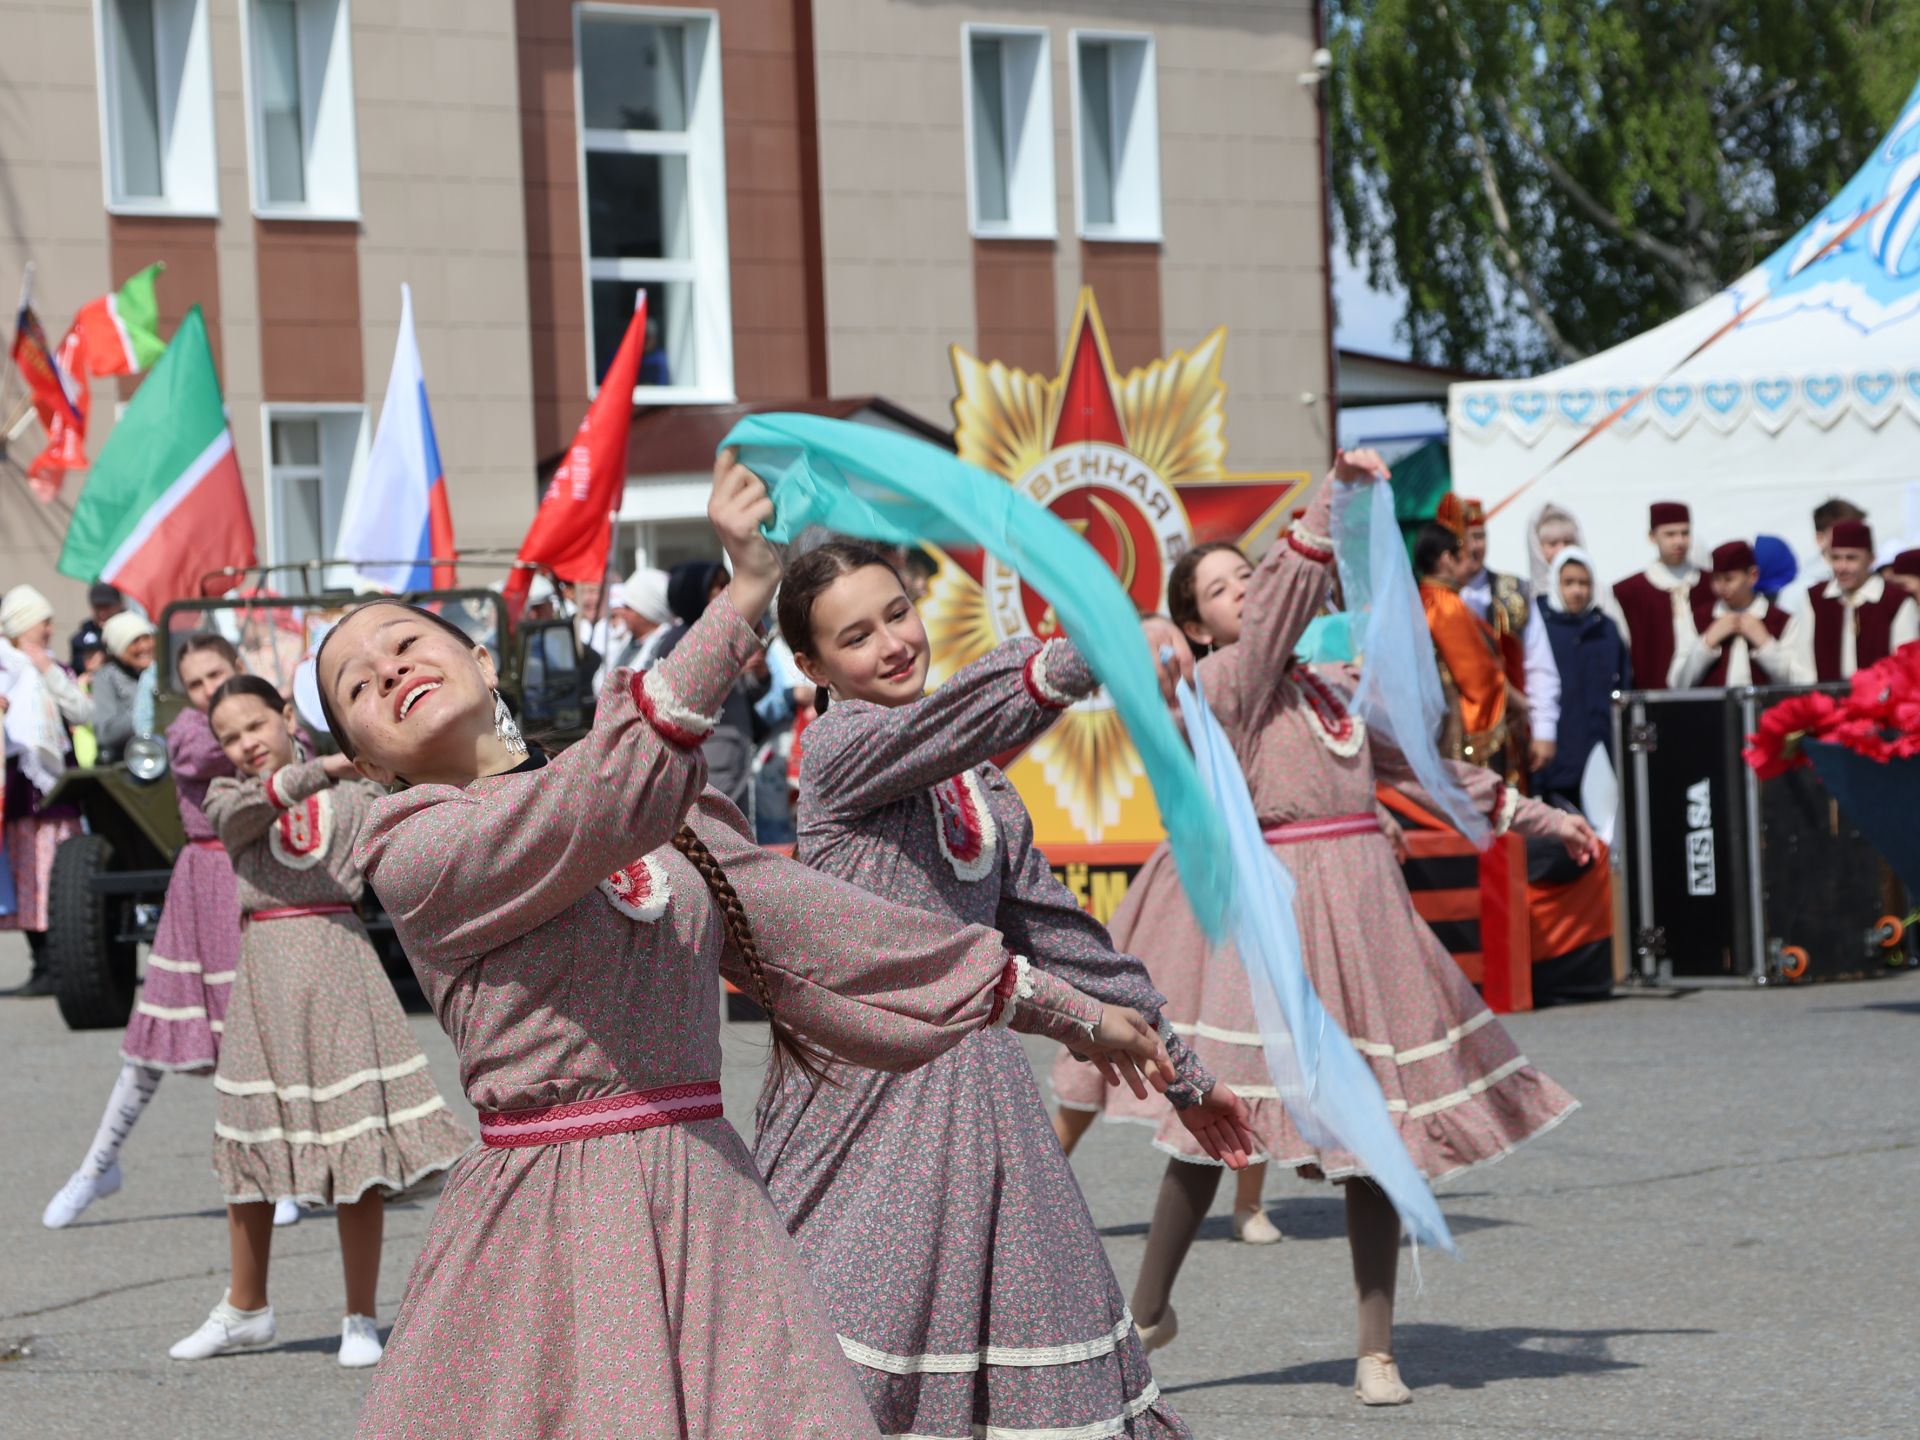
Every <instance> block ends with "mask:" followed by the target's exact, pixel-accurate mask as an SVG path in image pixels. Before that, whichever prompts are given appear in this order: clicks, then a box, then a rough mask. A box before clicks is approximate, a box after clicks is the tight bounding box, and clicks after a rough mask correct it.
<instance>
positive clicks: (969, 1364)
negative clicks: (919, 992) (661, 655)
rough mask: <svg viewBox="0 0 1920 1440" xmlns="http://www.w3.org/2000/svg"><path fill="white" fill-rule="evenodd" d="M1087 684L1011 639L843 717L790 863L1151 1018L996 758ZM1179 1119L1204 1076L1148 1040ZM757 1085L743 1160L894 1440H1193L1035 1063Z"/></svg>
mask: <svg viewBox="0 0 1920 1440" xmlns="http://www.w3.org/2000/svg"><path fill="white" fill-rule="evenodd" d="M1093 688H1094V679H1093V676H1092V674H1091V672H1090V671H1089V670H1088V669H1087V667H1086V664H1085V662H1084V660H1082V659H1081V657H1080V654H1079V652H1078V651H1077V650H1075V649H1074V648H1073V647H1072V646H1071V645H1070V644H1068V643H1067V642H1065V641H1051V642H1048V643H1047V644H1046V645H1044V646H1043V645H1042V644H1041V643H1040V642H1038V641H1035V640H1016V641H1009V642H1008V643H1007V644H1005V645H1002V646H1000V647H999V648H997V649H996V650H994V651H993V652H992V653H990V654H988V655H987V656H985V657H983V658H982V659H980V660H979V661H976V662H975V663H974V664H972V665H970V666H967V667H966V668H965V669H963V670H961V671H960V672H959V673H958V674H957V675H955V676H954V677H953V678H952V679H951V680H949V681H948V682H947V683H946V684H945V685H942V686H940V687H939V688H938V689H937V690H935V691H933V692H932V693H931V694H930V695H928V696H926V697H925V698H923V699H921V700H918V701H915V702H914V703H912V704H909V705H903V706H899V707H895V708H889V707H886V706H880V705H872V704H867V703H864V702H854V701H836V702H834V703H833V704H832V705H831V706H830V707H829V708H828V710H827V713H826V714H825V715H823V716H822V717H821V718H820V719H819V720H818V721H816V722H815V723H814V724H813V725H812V726H811V727H809V729H808V730H807V735H806V747H805V754H804V756H803V758H802V760H801V770H800V803H799V813H798V820H799V826H798V832H799V844H798V854H799V856H800V858H802V859H803V860H805V861H806V862H807V863H808V864H809V865H812V866H815V867H817V868H819V869H821V870H824V871H827V872H828V873H830V874H834V875H839V876H842V877H844V878H845V879H848V880H851V881H853V882H854V883H855V884H858V885H860V886H861V887H862V888H864V889H867V890H871V891H872V892H873V893H874V894H876V895H885V896H888V897H890V898H893V899H897V900H901V901H903V902H905V903H907V904H910V905H914V906H916V907H919V908H921V909H924V910H926V911H929V912H931V913H933V914H937V915H941V916H946V917H950V918H951V919H952V920H953V921H955V922H967V921H971V922H974V923H979V924H989V925H997V926H999V928H1000V929H1001V930H1003V931H1004V932H1005V933H1006V935H1007V937H1008V943H1009V945H1011V946H1012V947H1013V948H1014V949H1016V950H1019V951H1021V952H1023V953H1025V954H1027V955H1029V956H1031V957H1032V960H1033V963H1034V965H1035V966H1036V967H1047V968H1050V969H1052V970H1054V971H1055V972H1057V973H1058V974H1060V975H1061V976H1062V977H1064V978H1067V979H1070V980H1071V981H1072V982H1073V983H1074V984H1075V985H1076V986H1077V987H1078V988H1079V989H1081V990H1084V991H1086V992H1087V993H1089V994H1092V995H1096V996H1098V997H1099V998H1100V999H1102V1000H1104V1001H1106V1002H1108V1003H1112V1004H1121V1005H1131V1006H1133V1007H1134V1008H1135V1009H1138V1010H1139V1011H1141V1012H1142V1013H1143V1014H1144V1015H1146V1016H1147V1017H1148V1019H1149V1020H1150V1021H1151V1022H1152V1023H1154V1024H1156V1025H1158V1024H1159V1023H1160V1015H1159V1012H1160V1006H1161V998H1160V996H1159V995H1158V994H1157V993H1156V992H1155V991H1154V989H1153V986H1152V985H1151V983H1150V982H1149V981H1148V979H1147V974H1146V970H1145V968H1144V967H1143V966H1142V965H1141V964H1140V962H1139V961H1138V960H1135V959H1134V958H1133V957H1132V956H1130V955H1125V954H1122V953H1119V952H1117V951H1115V950H1114V948H1113V945H1112V943H1111V942H1110V941H1109V939H1108V937H1107V933H1106V931H1105V930H1103V929H1102V928H1101V927H1100V925H1099V923H1098V922H1097V921H1095V920H1094V919H1093V918H1092V917H1091V916H1089V915H1088V914H1087V913H1086V912H1085V911H1083V910H1082V909H1081V908H1080V906H1079V905H1078V904H1077V903H1076V902H1075V901H1074V898H1073V896H1072V895H1071V893H1069V892H1068V890H1067V889H1066V887H1065V886H1063V885H1061V884H1060V883H1059V881H1058V880H1056V879H1055V878H1054V875H1053V872H1052V870H1051V868H1050V867H1049V866H1048V864H1047V859H1046V856H1045V855H1043V854H1041V852H1040V851H1039V850H1037V849H1036V848H1034V843H1033V825H1032V820H1031V818H1030V817H1029V816H1028V814H1027V809H1026V806H1025V804H1024V803H1022V801H1021V799H1020V797H1019V795H1018V794H1016V793H1015V791H1014V789H1013V786H1012V785H1011V784H1010V783H1009V782H1008V780H1007V778H1006V776H1005V775H1003V774H1001V772H1000V771H999V770H998V769H996V768H995V767H994V765H993V764H992V763H991V762H990V761H989V759H988V757H990V756H993V755H998V754H1003V753H1005V752H1006V751H1008V750H1010V749H1014V748H1016V747H1018V746H1020V745H1023V744H1025V743H1026V742H1027V741H1029V740H1031V739H1033V738H1034V737H1035V736H1037V735H1039V734H1040V733H1041V732H1042V731H1043V730H1045V729H1046V727H1047V726H1048V725H1050V724H1052V723H1053V721H1054V720H1055V719H1057V718H1058V716H1059V712H1060V710H1061V709H1063V708H1064V707H1065V706H1066V705H1068V704H1070V703H1072V702H1073V701H1074V700H1076V699H1078V698H1080V697H1082V696H1085V695H1087V694H1090V693H1091V692H1092V690H1093ZM1163 1034H1164V1035H1165V1036H1166V1038H1167V1040H1168V1049H1169V1051H1170V1053H1171V1054H1172V1055H1173V1056H1174V1059H1175V1063H1176V1065H1177V1067H1178V1068H1179V1071H1180V1074H1181V1077H1182V1080H1181V1084H1180V1086H1178V1087H1176V1092H1177V1099H1178V1100H1179V1101H1181V1102H1184V1103H1187V1104H1191V1103H1192V1101H1193V1100H1194V1098H1196V1094H1197V1092H1203V1091H1205V1090H1207V1089H1209V1088H1211V1086H1212V1083H1213V1079H1212V1076H1211V1075H1209V1074H1208V1073H1207V1072H1206V1070H1205V1069H1204V1068H1202V1067H1201V1066H1200V1064H1199V1062H1198V1061H1197V1060H1196V1059H1195V1058H1194V1057H1193V1055H1192V1054H1191V1053H1190V1052H1189V1051H1188V1050H1187V1049H1186V1047H1185V1046H1184V1045H1183V1044H1181V1043H1180V1041H1179V1040H1178V1039H1177V1037H1174V1036H1173V1034H1172V1032H1171V1030H1167V1029H1163ZM836 1078H837V1079H838V1081H839V1084H838V1085H837V1086H832V1087H811V1086H808V1085H807V1084H805V1083H804V1082H803V1081H801V1080H798V1079H792V1080H789V1081H788V1082H787V1083H786V1084H784V1085H781V1086H779V1087H778V1088H769V1090H768V1091H767V1092H766V1094H764V1095H763V1097H762V1099H761V1105H760V1112H759V1115H758V1117H757V1119H758V1127H757V1132H758V1133H757V1138H756V1140H755V1143H754V1157H755V1158H756V1159H757V1160H758V1161H759V1162H760V1168H761V1170H762V1172H763V1173H764V1174H765V1175H766V1177H767V1186H768V1190H769V1192H770V1193H771V1194H772V1196H773V1200H774V1204H775V1205H776V1206H778V1207H779V1210H780V1213H781V1214H782V1215H783V1216H784V1217H785V1218H786V1221H787V1225H788V1227H789V1228H790V1229H791V1230H792V1231H793V1234H794V1237H795V1238H796V1239H797V1240H798V1241H799V1242H800V1248H801V1251H802V1252H803V1253H804V1254H805V1255H806V1257H807V1259H808V1260H809V1261H810V1262H811V1263H812V1266H813V1269H814V1274H815V1275H816V1276H817V1277H818V1278H819V1280H820V1283H821V1285H822V1287H823V1289H824V1290H825V1292H826V1296H827V1304H828V1309H829V1311H830V1313H831V1314H832V1316H833V1320H834V1323H835V1325H836V1326H837V1327H838V1329H839V1332H840V1344H841V1346H842V1347H843V1348H844V1349H845V1351H846V1353H847V1355H848V1356H850V1357H851V1358H852V1359H853V1360H854V1361H855V1362H856V1363H857V1365H858V1373H859V1375H860V1379H861V1383H862V1384H863V1385H864V1387H865V1389H866V1392H867V1398H868V1400H869V1401H870V1402H871V1403H872V1405H873V1411H874V1416H875V1418H876V1419H877V1420H878V1421H879V1424H880V1428H881V1430H882V1431H883V1432H884V1433H885V1434H888V1435H900V1436H915V1437H921V1436H926V1437H943V1440H944V1437H953V1440H961V1437H967V1436H974V1435H981V1434H986V1435H991V1436H996V1437H1008V1440H1018V1437H1025V1436H1034V1437H1039V1436H1047V1437H1051V1436H1060V1435H1072V1436H1081V1435H1085V1436H1117V1435H1126V1436H1156V1437H1159V1436H1184V1435H1186V1434H1187V1433H1188V1432H1187V1429H1186V1426H1185V1425H1184V1424H1182V1423H1181V1421H1180V1420H1179V1418H1178V1417H1177V1416H1176V1415H1175V1414H1174V1413H1173V1410H1172V1408H1171V1407H1170V1406H1169V1405H1168V1404H1167V1402H1166V1401H1165V1400H1163V1399H1162V1398H1160V1394H1159V1389H1158V1387H1157V1386H1156V1385H1155V1384H1154V1380H1153V1375H1152V1372H1151V1370H1150V1369H1149V1368H1148V1365H1147V1361H1146V1356H1145V1354H1144V1353H1143V1351H1142V1350H1141V1347H1140V1341H1139V1336H1138V1334H1137V1333H1136V1332H1135V1329H1134V1325H1133V1320H1132V1317H1131V1315H1130V1314H1129V1313H1128V1310H1127V1306H1126V1303H1125V1301H1124V1300H1123V1298H1122V1296H1121V1293H1120V1289H1119V1286H1118V1285H1117V1284H1116V1283H1115V1281H1114V1276H1113V1270H1112V1267H1111V1266H1110V1265H1109V1264H1108V1262H1107V1258H1106V1254H1105V1252H1104V1250H1103V1249H1102V1248H1101V1244H1100V1237H1099V1234H1098V1233H1097V1232H1096V1231H1095V1229H1094V1226H1093V1220H1092V1217H1091V1216H1090V1215H1089V1214H1088V1211H1087V1206H1086V1201H1085V1199H1084V1197H1083V1196H1082V1195H1081V1193H1080V1188H1079V1186H1078V1185H1077V1184H1076V1183H1075V1180H1074V1177H1073V1171H1072V1170H1071V1169H1070V1168H1069V1166H1068V1164H1067V1160H1066V1157H1065V1156H1064V1155H1063V1154H1062V1153H1061V1150H1060V1145H1059V1142H1058V1141H1057V1140H1055V1138H1054V1135H1053V1131H1052V1129H1051V1128H1050V1126H1049V1125H1048V1122H1047V1117H1046V1112H1045V1109H1044V1108H1043V1106H1042V1104H1041V1101H1040V1094H1039V1091H1038V1089H1037V1087H1036V1086H1035V1085H1034V1081H1033V1072H1032V1069H1031V1067H1030V1065H1029V1064H1028V1061H1027V1057H1026V1054H1025V1052H1024V1051H1023V1050H1022V1049H1021V1047H1020V1046H1019V1044H1018V1043H1017V1042H1015V1041H1014V1040H1013V1039H1012V1038H1011V1037H1009V1036H1007V1035H1004V1034H992V1033H990V1034H982V1035H976V1036H974V1037H972V1038H971V1039H969V1040H968V1041H966V1043H964V1044H962V1045H959V1046H956V1047H955V1048H954V1049H953V1050H952V1052H950V1053H949V1054H947V1055H946V1056H944V1057H942V1058H941V1059H940V1060H938V1061H936V1062H934V1063H933V1064H932V1065H929V1066H927V1067H926V1068H925V1069H922V1070H917V1071H915V1072H914V1073H912V1074H911V1075H883V1074H878V1073H875V1072H872V1071H843V1072H841V1073H840V1074H839V1075H838V1076H837V1077H836Z"/></svg>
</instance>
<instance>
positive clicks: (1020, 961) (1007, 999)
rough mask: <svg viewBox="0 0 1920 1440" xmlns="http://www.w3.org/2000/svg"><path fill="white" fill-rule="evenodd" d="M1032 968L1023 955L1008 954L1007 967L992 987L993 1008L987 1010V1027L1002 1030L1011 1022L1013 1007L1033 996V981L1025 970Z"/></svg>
mask: <svg viewBox="0 0 1920 1440" xmlns="http://www.w3.org/2000/svg"><path fill="white" fill-rule="evenodd" d="M1032 968H1033V964H1032V962H1031V961H1029V960H1028V959H1027V957H1026V956H1024V955H1009V956H1008V957H1007V968H1006V969H1004V970H1002V971H1001V972H1000V983H999V984H998V985H996V986H994V988H993V1009H992V1010H990V1011H988V1012H987V1028H988V1029H990V1030H1004V1029H1006V1028H1007V1027H1008V1026H1009V1025H1011V1024H1013V1007H1014V1006H1015V1005H1016V1004H1018V1003H1019V1002H1020V1001H1022V1000H1031V999H1032V998H1033V981H1032V980H1030V979H1028V978H1027V971H1029V970H1031V969H1032Z"/></svg>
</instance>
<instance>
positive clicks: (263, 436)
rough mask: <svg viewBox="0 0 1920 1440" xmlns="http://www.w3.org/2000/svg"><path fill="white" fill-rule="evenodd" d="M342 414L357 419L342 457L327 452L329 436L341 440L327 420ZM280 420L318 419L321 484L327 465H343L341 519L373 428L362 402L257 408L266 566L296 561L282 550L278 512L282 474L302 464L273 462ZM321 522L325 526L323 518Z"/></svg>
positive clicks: (337, 579)
mask: <svg viewBox="0 0 1920 1440" xmlns="http://www.w3.org/2000/svg"><path fill="white" fill-rule="evenodd" d="M341 417H350V418H352V419H354V420H356V421H357V422H358V424H357V425H356V426H355V429H354V436H353V444H352V446H351V447H350V449H349V453H348V454H347V455H346V456H345V457H341V456H340V455H339V453H338V451H337V450H335V451H333V453H332V454H331V455H330V454H329V439H330V437H331V438H332V444H333V445H335V446H337V445H339V444H340V443H341V440H340V438H339V428H340V427H338V426H334V427H331V428H330V427H329V426H328V425H327V423H326V422H327V421H328V420H330V419H339V418H341ZM282 420H318V421H320V422H321V423H320V463H319V465H318V467H315V468H317V469H318V470H319V471H320V474H321V481H322V484H323V485H324V483H325V479H326V474H327V470H328V468H329V466H330V464H331V463H332V462H333V461H336V460H340V459H342V458H344V462H345V465H344V470H343V472H342V474H341V476H340V496H339V501H340V504H339V511H340V517H341V518H342V519H344V518H345V517H346V505H347V497H348V496H349V495H351V494H352V493H353V490H354V487H355V485H356V484H357V483H358V481H359V479H360V475H361V472H362V471H363V470H365V469H366V464H367V453H368V450H369V449H370V448H371V446H372V443H373V435H372V427H371V426H370V425H368V424H367V407H366V406H365V405H354V404H341V403H324V402H323V403H317V404H301V403H296V404H284V405H283V404H265V405H262V406H261V407H260V473H261V474H262V475H263V476H265V477H266V486H265V489H266V495H267V546H266V549H267V563H268V564H269V565H278V564H283V563H295V562H288V561H287V557H286V555H285V554H284V553H283V549H284V546H285V538H286V537H285V535H284V534H283V533H282V532H283V527H284V525H285V523H286V516H285V515H284V514H282V513H281V506H282V504H283V501H282V499H281V495H280V481H281V477H282V476H283V475H285V474H286V473H287V472H288V471H290V470H299V469H302V468H305V467H301V466H292V465H279V464H276V463H275V462H274V458H273V427H274V425H275V424H276V423H278V422H279V421H282ZM323 512H324V507H323ZM322 523H323V525H324V520H323V522H322ZM324 538H325V536H324V535H323V536H322V539H324ZM339 539H340V537H339V534H338V530H337V528H336V532H335V534H334V539H333V543H334V544H338V543H339ZM329 548H330V547H329ZM318 558H319V559H322V560H333V559H337V558H338V557H337V556H333V555H321V556H320V557H318ZM363 558H365V559H368V560H394V559H400V558H402V557H400V556H396V555H368V556H365V557H363ZM323 579H325V580H326V581H327V583H330V584H332V583H349V582H348V580H346V579H344V578H343V577H342V576H340V575H328V576H325V577H323Z"/></svg>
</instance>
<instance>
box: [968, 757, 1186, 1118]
mask: <svg viewBox="0 0 1920 1440" xmlns="http://www.w3.org/2000/svg"><path fill="white" fill-rule="evenodd" d="M997 783H999V784H1003V785H1004V784H1006V783H1007V782H1006V780H1005V778H1004V777H1002V778H1001V779H1000V780H999V781H998V782H997ZM1002 830H1003V832H1004V833H1005V836H1006V844H1007V860H1006V864H1007V873H1006V875H1005V877H1004V878H1003V880H1002V882H1001V887H1000V910H999V913H998V914H997V915H996V917H995V919H996V920H997V921H998V923H999V926H1000V930H1001V933H1002V934H1004V935H1005V936H1006V938H1007V945H1008V947H1009V948H1010V949H1012V950H1014V951H1016V952H1018V953H1019V954H1022V955H1026V956H1028V957H1030V958H1031V959H1032V961H1033V963H1034V964H1035V965H1037V966H1041V967H1043V968H1045V969H1046V970H1048V971H1050V972H1051V973H1053V974H1055V975H1057V976H1059V977H1060V978H1061V979H1063V980H1066V981H1068V982H1069V983H1070V984H1072V985H1073V986H1074V988H1075V989H1077V990H1080V991H1082V992H1084V993H1085V994H1088V995H1091V996H1093V998H1094V999H1096V1000H1102V1001H1105V1002H1106V1003H1107V1004H1109V1005H1126V1006H1129V1007H1130V1008H1132V1009H1134V1010H1138V1011H1139V1012H1140V1014H1141V1015H1142V1016H1144V1017H1145V1018H1146V1021H1147V1023H1148V1024H1149V1025H1151V1026H1153V1028H1154V1029H1156V1030H1158V1031H1159V1032H1160V1038H1161V1041H1162V1043H1164V1044H1165V1045H1166V1047H1167V1056H1168V1058H1169V1059H1171V1060H1172V1061H1173V1066H1174V1070H1175V1071H1176V1072H1177V1073H1178V1074H1179V1077H1180V1081H1179V1083H1178V1084H1177V1085H1175V1086H1173V1087H1172V1088H1171V1089H1169V1090H1168V1091H1167V1099H1169V1100H1170V1101H1172V1102H1173V1104H1174V1105H1175V1106H1176V1107H1177V1108H1179V1109H1183V1110H1184V1109H1185V1108H1187V1107H1188V1106H1189V1105H1192V1104H1193V1103H1194V1102H1195V1101H1197V1100H1198V1099H1199V1098H1200V1097H1201V1096H1202V1095H1204V1094H1206V1093H1207V1092H1208V1091H1209V1090H1211V1089H1212V1088H1213V1075H1212V1073H1211V1072H1210V1071H1209V1070H1208V1069H1207V1068H1206V1066H1204V1065H1202V1064H1201V1063H1200V1061H1199V1059H1198V1057H1196V1056H1195V1055H1194V1053H1193V1052H1192V1051H1191V1050H1189V1049H1188V1048H1187V1046H1186V1044H1185V1042H1184V1041H1182V1040H1181V1039H1180V1037H1179V1036H1177V1035H1176V1034H1174V1032H1173V1027H1172V1025H1170V1024H1166V1023H1163V1017H1162V1015H1161V1010H1162V1008H1163V1007H1164V1006H1165V1005H1166V1003H1167V1002H1166V997H1165V996H1163V995H1161V993H1160V992H1159V991H1158V990H1156V989H1155V988H1154V985H1153V980H1152V977H1151V976H1149V975H1148V974H1147V967H1146V966H1145V965H1143V964H1142V963H1141V962H1140V961H1139V960H1138V959H1136V958H1135V957H1134V956H1132V955H1129V954H1127V953H1126V952H1125V951H1122V950H1117V949H1115V948H1114V944H1113V937H1112V936H1111V935H1109V934H1108V933H1107V927H1106V926H1104V925H1102V924H1101V923H1100V922H1099V921H1098V920H1096V919H1094V918H1093V916H1091V915H1089V914H1088V913H1087V912H1086V911H1085V910H1084V909H1082V908H1081V906H1080V903H1079V902H1078V901H1076V900H1075V899H1074V898H1073V892H1072V891H1070V890H1068V889H1067V887H1066V886H1064V885H1062V884H1061V883H1060V881H1059V879H1058V877H1056V876H1055V875H1054V873H1053V866H1052V865H1050V864H1049V863H1048V861H1047V857H1046V856H1045V855H1044V854H1042V853H1041V852H1040V850H1039V849H1038V848H1037V847H1036V846H1035V845H1034V843H1033V823H1032V821H1031V819H1030V818H1029V817H1028V815H1027V813H1026V807H1025V806H1022V807H1020V818H1019V820H1018V822H1017V823H1014V824H1003V825H1002Z"/></svg>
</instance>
